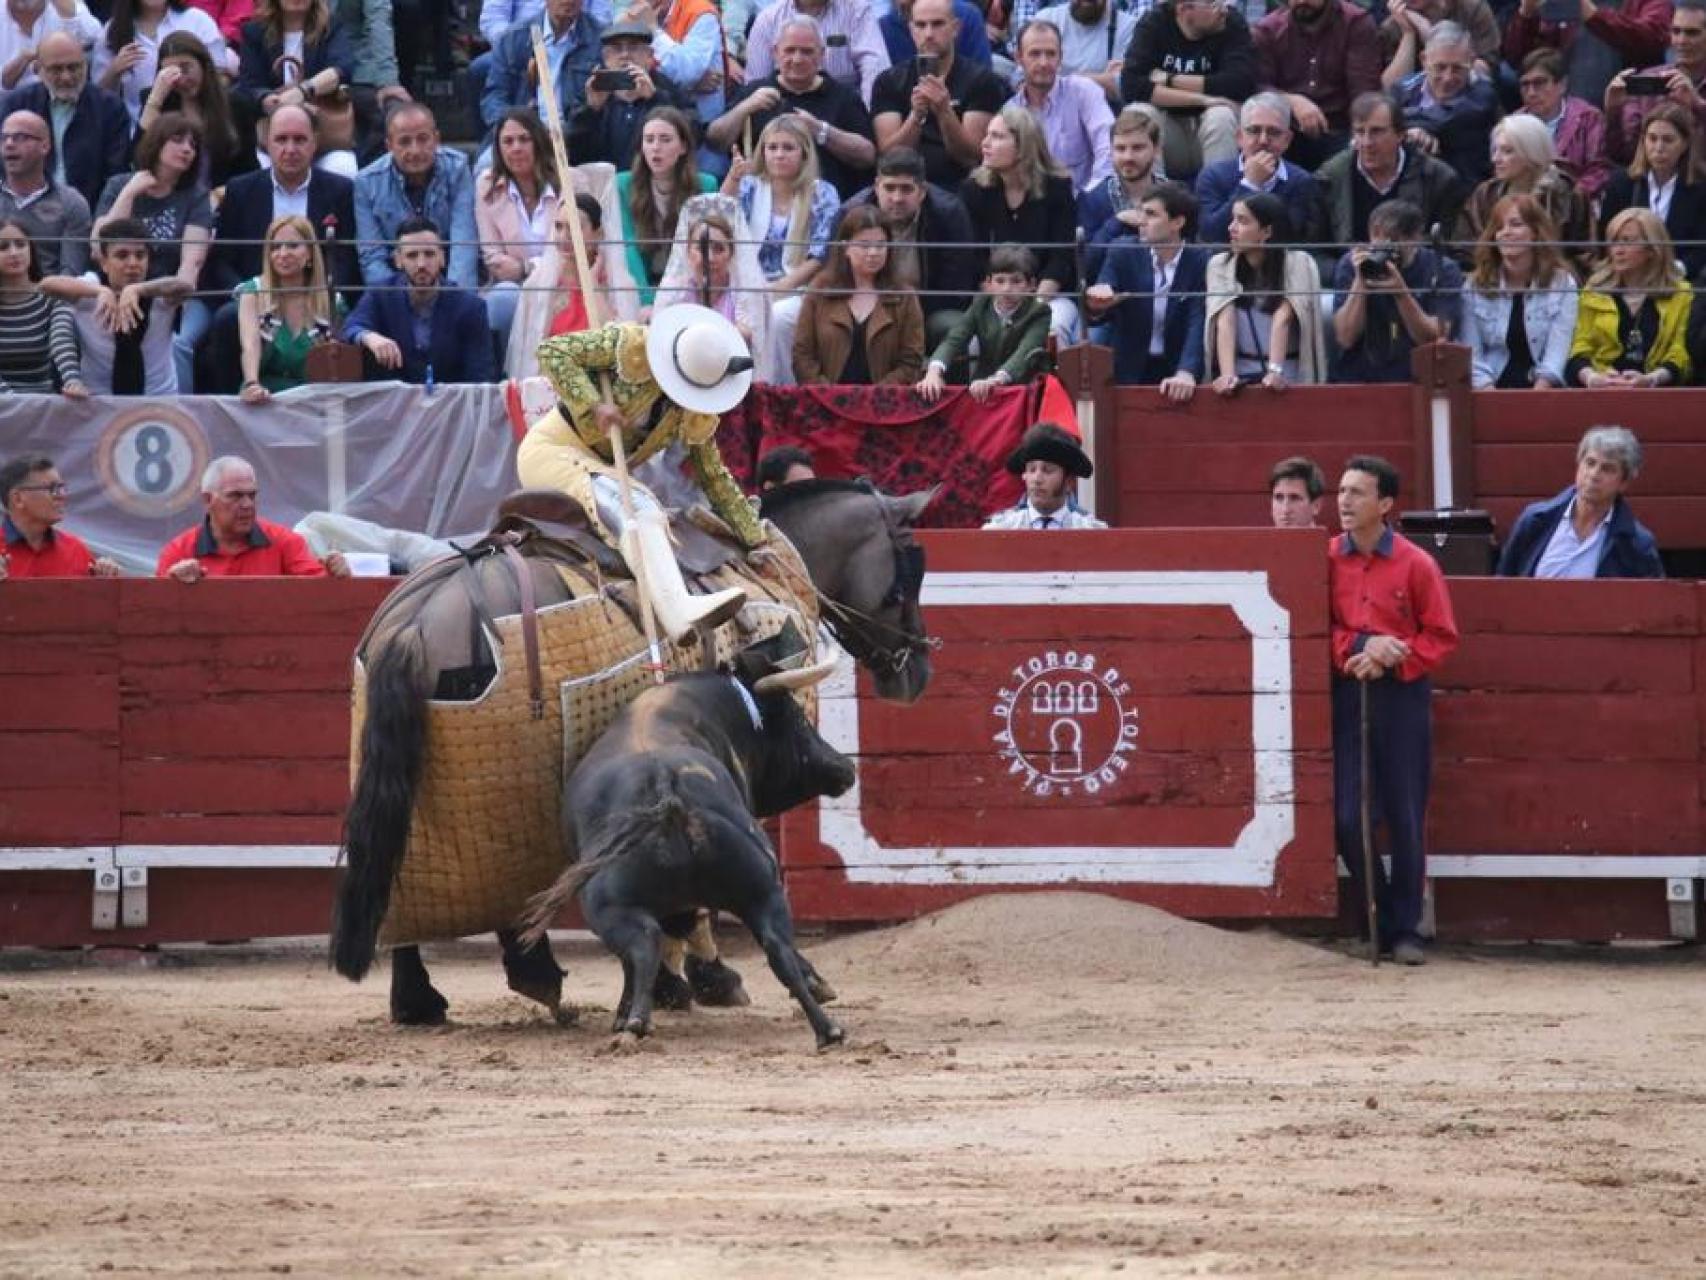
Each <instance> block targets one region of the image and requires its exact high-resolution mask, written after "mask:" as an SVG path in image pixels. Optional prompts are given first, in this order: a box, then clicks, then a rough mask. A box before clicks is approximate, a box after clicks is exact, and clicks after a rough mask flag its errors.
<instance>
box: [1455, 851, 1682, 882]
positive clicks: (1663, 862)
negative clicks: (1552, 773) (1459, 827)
mask: <svg viewBox="0 0 1706 1280" xmlns="http://www.w3.org/2000/svg"><path fill="white" fill-rule="evenodd" d="M1428 875H1429V877H1430V878H1432V879H1434V880H1668V879H1685V880H1698V879H1706V858H1699V857H1691V856H1679V857H1659V856H1653V857H1648V856H1635V857H1628V858H1620V857H1615V856H1610V855H1596V854H1584V855H1581V856H1571V855H1568V854H1537V855H1535V856H1533V857H1527V856H1524V855H1523V854H1518V853H1441V854H1429V855H1428Z"/></svg>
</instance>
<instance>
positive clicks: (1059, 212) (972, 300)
mask: <svg viewBox="0 0 1706 1280" xmlns="http://www.w3.org/2000/svg"><path fill="white" fill-rule="evenodd" d="M451 7H452V6H451V4H450V2H449V0H408V3H405V2H404V0H255V2H254V3H253V4H252V5H251V4H250V3H249V0H195V2H194V3H189V2H187V0H106V2H105V3H104V4H103V3H96V4H95V5H94V6H93V8H94V10H98V11H92V9H91V5H90V0H8V4H7V6H6V18H5V19H4V20H3V21H0V92H4V94H5V101H4V104H3V108H0V162H3V166H4V180H3V181H0V317H3V318H4V319H5V320H6V321H8V323H5V324H3V325H0V380H3V383H4V386H5V387H6V388H7V389H9V390H11V391H17V392H37V393H59V394H63V395H66V396H82V395H86V394H89V393H91V392H98V393H107V394H121V395H122V394H138V395H143V394H145V395H169V394H173V393H187V392H195V393H204V394H205V393H216V394H240V395H241V396H242V397H243V398H244V399H245V400H247V401H249V402H251V403H254V402H260V401H262V400H265V399H266V398H268V397H270V396H271V395H273V394H276V393H277V392H279V391H282V390H287V389H289V388H291V387H295V386H298V385H301V384H303V383H305V382H312V381H321V380H332V379H347V378H349V377H352V376H356V371H357V369H358V368H359V369H360V370H361V371H362V372H364V373H365V376H368V377H374V378H401V379H403V380H406V381H411V382H419V383H432V382H442V383H450V382H476V381H495V380H499V379H501V378H504V377H506V376H508V377H525V376H528V375H530V374H532V373H533V372H536V364H535V362H534V356H533V351H534V350H535V349H536V347H537V345H538V343H539V341H540V340H541V339H542V338H544V337H546V336H550V335H553V334H560V333H565V332H570V331H572V330H574V329H576V328H580V327H584V326H585V325H586V324H587V323H588V320H589V317H590V316H591V315H592V314H594V313H595V312H596V313H599V314H604V315H614V316H618V317H622V318H626V319H640V320H644V319H645V318H646V317H647V316H648V315H649V313H650V311H651V310H652V309H654V308H656V307H658V306H659V305H668V304H670V303H674V302H680V301H689V300H690V301H696V302H700V303H703V304H705V305H708V306H711V307H713V308H715V309H718V310H720V311H722V312H723V313H724V314H725V315H727V316H728V317H729V318H730V319H731V320H732V321H734V322H735V323H736V324H737V325H738V326H740V328H741V330H742V332H743V333H744V334H745V335H746V337H747V338H748V340H749V342H750V343H751V345H752V348H753V353H754V357H755V360H756V363H757V370H758V374H759V376H760V377H761V378H762V379H764V380H767V381H769V382H773V383H789V382H796V381H797V382H801V383H834V384H875V383H892V384H898V385H902V386H913V387H915V388H916V389H917V392H918V394H919V395H920V396H921V397H922V398H923V399H925V400H926V401H928V400H933V399H934V398H935V397H936V396H938V395H939V394H940V392H941V391H942V389H943V388H944V387H945V386H947V385H952V384H959V385H966V386H969V388H970V389H971V392H972V394H973V395H974V396H978V397H982V396H985V395H987V394H988V393H989V392H990V391H992V390H993V389H995V388H997V387H1000V386H1004V385H1008V384H1011V383H1015V382H1021V381H1024V380H1026V379H1028V378H1030V377H1033V376H1035V375H1036V373H1037V372H1038V371H1039V370H1040V369H1042V368H1043V367H1044V366H1045V365H1046V363H1047V360H1048V354H1047V353H1048V347H1049V343H1050V339H1051V338H1052V339H1053V340H1054V341H1055V342H1061V343H1064V342H1071V341H1076V340H1079V339H1081V338H1085V337H1088V338H1091V339H1095V340H1100V341H1103V342H1106V343H1108V344H1109V345H1112V346H1113V347H1114V349H1115V352H1116V377H1117V380H1118V381H1120V382H1122V383H1128V384H1143V385H1153V386H1155V387H1156V388H1157V393H1158V394H1159V395H1161V396H1164V397H1166V398H1168V399H1170V400H1174V401H1185V400H1189V399H1190V398H1191V397H1192V396H1194V395H1195V394H1197V392H1198V391H1199V389H1202V388H1204V387H1205V385H1206V387H1207V388H1208V389H1211V390H1212V391H1213V392H1214V393H1217V394H1221V395H1231V394H1235V393H1236V392H1237V391H1238V390H1239V389H1240V388H1241V387H1244V386H1246V385H1250V384H1259V385H1262V386H1265V387H1268V388H1271V389H1276V390H1278V389H1283V388H1284V387H1286V386H1288V385H1291V384H1294V383H1317V382H1334V381H1336V382H1384V381H1402V380H1407V379H1408V376H1409V363H1410V353H1411V351H1412V349H1413V348H1415V347H1417V346H1419V345H1423V344H1426V343H1430V342H1434V341H1436V340H1441V339H1447V340H1455V341H1459V342H1462V343H1464V344H1466V345H1467V346H1469V347H1470V348H1471V350H1472V353H1473V370H1474V373H1473V379H1474V383H1475V385H1476V386H1480V387H1500V388H1523V387H1532V386H1543V387H1561V386H1583V387H1595V388H1606V389H1616V388H1626V387H1660V386H1672V385H1680V384H1686V383H1690V382H1693V381H1696V380H1698V379H1699V378H1700V377H1706V308H1703V307H1702V306H1701V305H1699V304H1697V302H1696V290H1695V289H1694V287H1693V282H1694V280H1695V279H1696V278H1697V277H1698V275H1699V273H1701V272H1702V271H1706V178H1703V177H1702V176H1701V168H1702V165H1706V155H1703V154H1702V153H1703V152H1706V140H1697V134H1699V133H1700V131H1701V128H1702V126H1703V124H1706V0H1623V3H1622V4H1621V5H1620V6H1618V7H1611V6H1607V5H1601V4H1598V3H1596V2H1595V0H1579V4H1571V3H1564V4H1562V5H1561V6H1560V4H1559V3H1557V0H1371V3H1370V4H1369V5H1367V6H1365V5H1364V4H1362V3H1360V2H1359V0H1283V3H1282V2H1281V0H1071V3H1066V4H1060V5H1053V6H1049V7H1042V6H1040V5H1039V4H1037V3H1036V2H1035V0H987V2H986V0H892V3H891V0H769V3H766V4H762V5H756V6H755V5H753V4H751V3H749V2H748V0H724V3H722V4H721V5H720V6H719V5H718V4H717V3H716V2H715V0H632V2H631V3H626V4H624V3H623V0H487V3H486V4H484V5H483V7H481V9H480V11H479V14H478V20H479V30H480V33H481V36H482V38H483V40H484V42H485V43H486V44H488V45H489V49H488V50H487V52H485V53H483V54H481V55H480V56H479V57H477V58H475V59H474V61H473V64H472V67H471V68H470V70H469V73H468V92H467V96H468V98H469V99H470V100H471V101H477V102H478V130H479V132H480V136H479V137H477V138H474V139H470V140H468V141H467V143H466V144H465V145H457V146H453V145H449V144H447V143H446V141H445V139H444V138H443V137H442V136H441V132H440V128H439V122H438V120H437V119H436V117H435V113H434V110H433V109H432V107H431V106H429V105H428V103H427V102H426V101H424V100H418V99H417V98H416V97H415V96H414V95H413V93H412V92H411V85H414V86H415V87H419V82H418V81H417V80H416V79H415V76H416V73H417V72H427V73H430V72H433V71H435V70H436V71H438V72H441V73H442V72H444V71H445V70H446V69H447V68H448V67H449V61H448V59H449V58H450V53H449V43H448V35H447V32H449V31H450V30H451V29H452V27H453V25H454V21H453V19H454V17H455V15H454V14H452V13H451ZM541 52H542V53H543V56H544V57H545V58H546V60H547V62H548V64H549V65H547V66H546V67H544V68H541V67H540V66H539V65H538V59H539V56H540V53H541ZM553 119H554V120H555V121H556V122H557V123H559V124H560V125H561V128H562V133H563V135H564V137H565V138H566V139H567V151H568V157H569V160H570V163H571V165H572V168H571V170H570V171H569V172H567V173H564V172H560V171H559V169H560V158H559V156H558V154H557V149H556V148H555V146H554V145H553V142H552V139H551V135H550V132H549V130H548V128H547V125H546V124H545V123H543V122H545V121H549V120H553ZM577 229H578V230H579V231H580V232H581V233H582V235H581V238H582V239H583V240H584V241H585V243H586V245H587V246H588V249H589V258H590V263H591V277H590V279H589V280H588V281H585V282H583V281H582V280H581V278H580V276H579V273H578V271H577V269H576V267H575V258H574V253H573V240H574V238H575V237H574V235H573V232H574V231H575V230H577ZM589 290H590V291H591V292H590V294H589V292H588V291H589ZM319 348H328V349H329V350H328V352H325V353H321V352H319V351H318V349H319ZM339 355H343V356H347V357H349V358H347V359H339V358H336V357H337V356H339Z"/></svg>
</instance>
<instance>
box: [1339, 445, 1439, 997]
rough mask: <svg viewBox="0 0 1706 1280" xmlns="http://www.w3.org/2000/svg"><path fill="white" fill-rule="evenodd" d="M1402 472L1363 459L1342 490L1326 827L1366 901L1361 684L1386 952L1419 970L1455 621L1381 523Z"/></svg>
mask: <svg viewBox="0 0 1706 1280" xmlns="http://www.w3.org/2000/svg"><path fill="white" fill-rule="evenodd" d="M1397 498H1398V472H1397V469H1396V468H1395V467H1393V466H1392V464H1391V463H1390V462H1387V461H1386V460H1385V459H1384V458H1373V457H1367V456H1358V457H1354V458H1352V459H1350V460H1349V461H1348V462H1346V463H1345V473H1344V476H1343V478H1342V479H1341V480H1340V481H1339V525H1340V527H1341V528H1343V529H1344V533H1343V535H1342V536H1340V537H1337V538H1334V539H1333V541H1332V542H1331V543H1329V544H1328V556H1327V560H1328V584H1329V586H1330V588H1331V591H1332V645H1333V823H1334V829H1335V835H1336V838H1337V844H1338V850H1339V856H1340V857H1341V858H1343V859H1344V862H1345V866H1346V867H1347V868H1348V869H1349V871H1350V873H1351V884H1352V886H1353V888H1354V889H1355V891H1356V895H1357V900H1358V901H1359V902H1360V901H1362V900H1363V884H1362V878H1363V865H1362V861H1363V860H1362V732H1361V728H1362V719H1361V690H1360V688H1359V686H1360V685H1362V684H1365V683H1366V685H1367V687H1368V712H1369V766H1370V768H1369V781H1370V783H1371V785H1372V788H1373V791H1374V794H1373V796H1372V797H1370V803H1372V804H1373V805H1374V807H1375V808H1374V812H1375V814H1376V815H1377V820H1384V821H1385V824H1386V835H1387V846H1388V851H1389V852H1390V853H1391V855H1392V874H1391V876H1390V877H1388V876H1387V875H1386V873H1385V871H1384V870H1383V869H1382V867H1381V864H1380V861H1379V859H1376V860H1375V864H1374V874H1375V886H1374V895H1375V903H1376V906H1377V907H1378V914H1379V923H1378V927H1379V930H1380V942H1381V947H1382V949H1385V948H1387V947H1390V948H1391V950H1392V955H1393V958H1394V959H1396V960H1397V961H1398V962H1399V963H1401V964H1421V963H1423V962H1424V960H1425V956H1424V955H1423V953H1422V940H1421V935H1420V932H1419V930H1420V926H1421V919H1422V892H1423V883H1424V880H1425V878H1426V863H1425V860H1424V853H1423V848H1422V833H1423V826H1424V824H1425V822H1426V819H1427V808H1428V779H1429V773H1430V770H1431V766H1432V758H1433V713H1432V700H1433V682H1432V681H1431V680H1430V679H1429V678H1428V677H1429V675H1430V674H1431V673H1432V672H1433V671H1434V669H1435V668H1436V667H1438V666H1439V664H1440V663H1442V662H1444V661H1445V659H1446V658H1447V657H1448V656H1449V655H1450V654H1451V652H1452V650H1454V649H1456V648H1457V621H1456V619H1455V618H1453V617H1452V613H1451V597H1450V596H1449V595H1447V594H1446V589H1445V578H1444V577H1443V576H1442V575H1441V574H1440V571H1439V566H1438V565H1437V564H1435V563H1434V561H1433V559H1432V558H1431V557H1430V556H1429V555H1428V554H1427V553H1426V552H1425V551H1422V550H1421V549H1420V548H1419V547H1417V546H1416V545H1415V544H1414V543H1412V542H1410V541H1409V540H1408V539H1406V538H1400V537H1398V536H1397V535H1395V534H1394V533H1393V532H1392V530H1391V529H1390V528H1389V527H1388V526H1387V524H1386V517H1387V515H1388V514H1389V513H1390V512H1391V510H1392V506H1393V503H1394V502H1396V501H1397Z"/></svg>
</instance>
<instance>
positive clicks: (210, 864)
mask: <svg viewBox="0 0 1706 1280" xmlns="http://www.w3.org/2000/svg"><path fill="white" fill-rule="evenodd" d="M113 854H114V859H115V861H116V862H117V864H118V865H119V866H120V867H206V868H213V869H220V868H226V867H235V868H245V869H251V870H252V869H259V868H266V867H274V868H276V867H285V868H293V867H309V868H315V869H320V868H326V869H330V868H332V867H335V866H336V865H337V862H338V846H337V845H335V844H277V845H245V844H209V845H202V844H121V845H119V846H118V847H117V849H115V850H114V851H113Z"/></svg>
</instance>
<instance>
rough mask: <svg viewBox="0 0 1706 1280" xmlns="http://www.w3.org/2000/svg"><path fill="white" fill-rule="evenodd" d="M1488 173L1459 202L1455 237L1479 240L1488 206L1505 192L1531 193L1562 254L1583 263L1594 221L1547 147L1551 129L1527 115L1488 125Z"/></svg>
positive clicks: (1589, 253) (1488, 216) (1463, 240)
mask: <svg viewBox="0 0 1706 1280" xmlns="http://www.w3.org/2000/svg"><path fill="white" fill-rule="evenodd" d="M1492 157H1493V176H1492V177H1490V178H1488V179H1487V180H1486V181H1485V182H1483V183H1481V184H1480V185H1479V186H1478V187H1476V188H1475V190H1474V191H1473V192H1472V193H1471V194H1470V196H1469V203H1468V204H1466V205H1464V206H1463V215H1462V217H1460V218H1459V219H1458V221H1457V239H1458V241H1459V242H1460V243H1462V244H1465V245H1468V244H1470V243H1473V242H1476V241H1479V240H1480V239H1481V233H1482V232H1483V231H1485V230H1486V229H1487V225H1488V223H1489V222H1490V221H1491V219H1492V213H1493V206H1494V205H1496V204H1498V203H1499V202H1500V201H1501V200H1503V199H1504V198H1505V197H1506V196H1516V195H1528V196H1533V197H1534V199H1535V200H1536V201H1537V202H1538V203H1539V205H1540V207H1541V208H1542V209H1544V210H1546V216H1547V217H1548V218H1549V219H1551V222H1552V225H1553V226H1554V227H1556V228H1557V229H1558V232H1559V238H1561V239H1562V240H1564V241H1565V247H1564V253H1565V255H1566V256H1567V257H1569V258H1571V259H1574V260H1578V261H1580V262H1583V263H1586V262H1587V261H1589V260H1590V259H1591V258H1592V256H1593V252H1592V249H1591V247H1590V246H1589V244H1588V241H1589V239H1591V237H1592V235H1593V226H1592V223H1591V222H1590V221H1589V217H1588V202H1587V200H1585V199H1584V198H1583V197H1582V196H1581V195H1580V194H1579V193H1578V192H1577V191H1576V189H1575V186H1574V184H1573V183H1571V181H1570V179H1569V178H1568V177H1566V176H1565V175H1564V172H1563V171H1562V170H1561V169H1559V168H1558V165H1557V163H1556V159H1557V158H1556V156H1555V155H1554V153H1553V150H1552V131H1551V130H1550V129H1548V128H1547V127H1546V126H1545V125H1544V124H1542V123H1541V122H1540V121H1539V120H1537V119H1536V118H1535V117H1533V116H1530V115H1520V114H1519V115H1514V116H1506V117H1505V118H1504V119H1503V120H1501V121H1499V123H1498V124H1496V125H1494V126H1493V143H1492Z"/></svg>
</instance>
